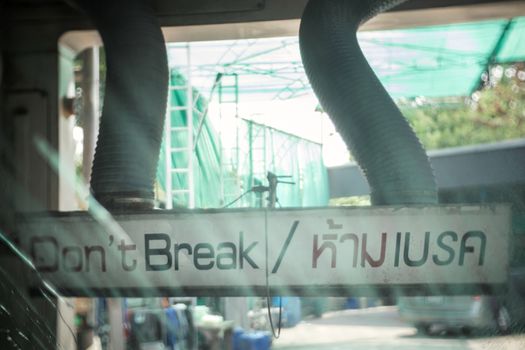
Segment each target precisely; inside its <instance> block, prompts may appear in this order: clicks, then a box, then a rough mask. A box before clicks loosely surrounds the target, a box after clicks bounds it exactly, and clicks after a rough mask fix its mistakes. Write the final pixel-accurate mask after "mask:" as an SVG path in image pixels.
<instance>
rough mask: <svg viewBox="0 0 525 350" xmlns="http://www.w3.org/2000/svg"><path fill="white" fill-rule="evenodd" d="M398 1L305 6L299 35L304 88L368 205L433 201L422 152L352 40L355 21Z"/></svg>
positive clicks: (327, 0) (322, 1)
mask: <svg viewBox="0 0 525 350" xmlns="http://www.w3.org/2000/svg"><path fill="white" fill-rule="evenodd" d="M400 2H402V1H399V0H398V1H392V0H387V1H385V0H383V1H366V0H363V1H354V0H310V1H309V2H308V4H307V6H306V8H305V10H304V13H303V17H302V21H301V27H300V33H299V42H300V48H301V56H302V60H303V64H304V67H305V70H306V73H307V75H308V78H309V80H310V83H311V85H312V87H313V89H314V91H315V93H316V94H317V97H318V98H319V101H320V103H321V105H322V106H323V108H324V110H325V111H326V112H327V113H328V115H329V116H330V117H331V119H332V121H333V122H334V124H335V126H336V128H337V130H338V131H339V133H340V134H341V136H342V137H343V139H344V141H345V142H346V144H347V146H348V147H349V149H350V150H351V151H352V154H353V155H354V157H355V159H356V161H357V162H358V163H359V165H360V167H361V168H362V170H363V172H364V174H365V176H366V178H367V180H368V183H369V185H370V189H371V197H372V203H373V204H374V205H395V204H430V203H437V190H436V184H435V180H434V175H433V173H432V168H431V166H430V163H429V161H428V157H427V155H426V153H425V150H424V149H423V147H422V146H421V144H420V142H419V140H418V138H417V136H416V135H415V134H414V132H413V131H412V129H411V128H410V126H409V125H408V123H407V121H406V119H405V118H404V117H403V115H402V114H401V112H400V111H399V109H398V108H397V106H396V105H395V104H394V102H393V101H392V99H391V98H390V96H389V95H388V93H387V92H386V90H385V89H384V87H383V86H382V85H381V83H380V82H379V79H378V78H377V77H376V76H375V74H374V72H373V71H372V69H371V68H370V66H369V64H368V62H367V61H366V59H365V57H364V56H363V53H362V52H361V49H360V47H359V44H358V41H357V36H356V32H357V29H358V27H359V25H360V24H361V23H363V22H364V21H366V20H367V19H369V18H370V17H372V16H373V15H375V14H377V13H378V12H381V11H384V10H386V9H388V8H390V7H392V6H395V5H397V4H398V3H400Z"/></svg>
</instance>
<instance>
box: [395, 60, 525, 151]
mask: <svg viewBox="0 0 525 350" xmlns="http://www.w3.org/2000/svg"><path fill="white" fill-rule="evenodd" d="M487 77H488V79H486V81H485V84H484V85H485V86H484V87H483V88H481V89H480V90H478V91H476V92H474V93H473V94H472V95H471V96H470V97H469V98H461V97H453V98H447V99H439V100H424V99H423V98H417V99H415V100H413V101H399V103H398V105H399V107H400V109H401V111H402V112H403V114H404V115H405V116H406V118H407V119H408V121H409V123H410V124H411V126H412V127H413V128H414V131H415V132H416V134H417V135H418V137H419V138H420V140H421V142H422V144H423V145H424V146H425V147H426V148H427V149H439V148H446V147H455V146H463V145H471V144H480V143H489V142H495V141H501V140H507V139H514V138H521V137H525V64H524V63H523V62H522V63H517V64H512V65H506V66H502V65H497V66H493V67H491V69H490V74H489V75H487Z"/></svg>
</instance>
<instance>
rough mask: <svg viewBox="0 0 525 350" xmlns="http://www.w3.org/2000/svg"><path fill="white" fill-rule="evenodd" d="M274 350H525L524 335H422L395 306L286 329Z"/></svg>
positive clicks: (351, 312)
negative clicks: (401, 315) (404, 319)
mask: <svg viewBox="0 0 525 350" xmlns="http://www.w3.org/2000/svg"><path fill="white" fill-rule="evenodd" d="M273 348H275V349H282V350H285V349H287V350H314V349H323V350H346V349H355V350H360V349H395V350H397V349H407V350H412V349H424V350H434V349H451V350H456V349H465V350H467V349H468V350H485V349H487V350H488V349H491V350H492V349H495V350H507V349H508V350H524V349H525V334H518V335H510V336H479V335H478V336H476V335H473V336H469V337H466V336H463V335H458V334H445V335H434V336H430V337H429V336H423V335H420V334H417V332H416V330H415V328H413V327H411V326H410V325H407V324H405V323H403V322H402V321H401V320H400V319H399V317H398V313H397V309H396V308H395V307H377V308H370V309H362V310H344V311H337V312H332V313H327V314H325V315H323V317H322V318H320V319H311V320H305V321H303V322H301V323H300V324H299V325H297V326H296V327H293V328H287V329H283V330H282V332H281V337H280V338H279V339H276V340H274V344H273Z"/></svg>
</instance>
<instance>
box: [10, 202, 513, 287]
mask: <svg viewBox="0 0 525 350" xmlns="http://www.w3.org/2000/svg"><path fill="white" fill-rule="evenodd" d="M114 219H115V221H116V222H111V221H110V220H104V221H96V220H95V219H93V218H92V217H90V216H89V214H87V213H82V214H74V215H67V216H59V217H34V218H30V219H26V220H24V221H23V222H22V223H21V224H20V225H19V237H18V240H19V242H20V245H21V247H22V249H23V251H25V252H26V254H27V255H28V256H29V258H30V259H31V260H32V261H33V263H34V265H35V267H36V268H37V270H38V271H39V273H40V274H41V276H43V277H44V278H45V279H46V280H48V281H49V282H50V283H51V284H52V285H54V286H55V287H56V288H57V289H58V290H60V291H62V292H63V293H65V294H71V295H84V294H90V293H94V292H95V293H99V294H100V293H107V294H112V293H120V294H121V295H132V294H134V293H135V292H141V291H145V290H150V292H151V293H153V294H163V293H172V294H173V293H180V292H184V293H190V294H196V295H246V294H263V293H264V292H265V290H266V285H267V283H268V285H269V286H270V287H271V288H272V290H275V291H277V290H278V291H280V292H281V293H297V294H307V293H306V292H305V291H310V292H312V293H317V292H322V291H324V292H326V293H328V294H330V293H331V292H330V290H332V291H338V292H337V293H335V294H338V293H341V292H343V293H344V292H354V291H355V290H359V288H365V289H366V288H372V289H374V288H393V287H401V288H402V287H407V288H408V287H411V288H412V287H417V286H427V287H432V286H463V287H464V286H469V285H501V284H504V283H505V282H506V279H507V273H508V271H507V269H508V244H509V233H510V208H509V207H508V206H506V205H494V206H431V207H408V208H407V207H371V208H327V209H302V210H273V211H267V212H265V211H202V212H186V213H176V212H171V211H158V212H151V213H147V214H136V215H116V216H115V217H114Z"/></svg>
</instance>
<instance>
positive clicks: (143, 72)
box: [81, 0, 169, 208]
mask: <svg viewBox="0 0 525 350" xmlns="http://www.w3.org/2000/svg"><path fill="white" fill-rule="evenodd" d="M81 4H82V6H83V8H85V9H86V11H87V12H88V14H89V15H90V17H91V18H92V20H93V21H94V23H95V26H96V28H97V29H98V31H99V33H100V35H101V37H102V40H103V42H104V49H105V53H106V66H107V73H106V87H105V96H104V104H103V109H102V117H101V121H100V131H99V136H98V141H97V146H96V152H95V158H94V161H93V168H92V175H91V190H92V192H93V194H94V196H95V198H96V199H97V200H99V202H101V204H102V205H104V206H106V207H108V208H116V207H123V206H124V207H129V206H131V207H135V208H148V207H152V205H153V198H154V195H153V184H154V181H155V175H156V170H157V163H158V158H159V152H160V146H161V141H162V132H163V127H164V116H165V113H166V101H167V90H168V74H169V73H168V60H167V53H166V46H165V43H164V38H163V35H162V32H161V30H160V26H159V24H158V22H157V19H156V17H155V16H154V14H153V11H152V9H151V6H150V1H148V0H81Z"/></svg>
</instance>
